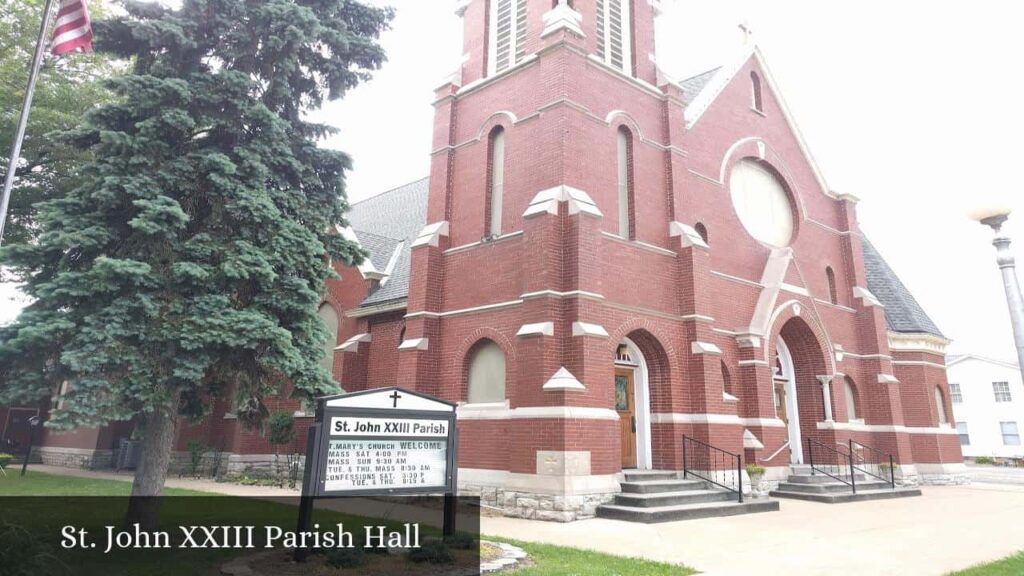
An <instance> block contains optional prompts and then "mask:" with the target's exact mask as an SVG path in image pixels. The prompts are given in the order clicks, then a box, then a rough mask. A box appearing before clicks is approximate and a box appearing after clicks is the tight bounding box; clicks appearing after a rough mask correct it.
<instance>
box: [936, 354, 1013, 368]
mask: <svg viewBox="0 0 1024 576" xmlns="http://www.w3.org/2000/svg"><path fill="white" fill-rule="evenodd" d="M968 360H977V361H979V362H984V363H985V364H992V365H995V366H1001V367H1003V368H1012V369H1014V370H1019V369H1020V367H1019V366H1017V363H1016V362H1007V361H1005V360H997V359H995V358H989V357H987V356H981V355H979V354H950V355H947V356H946V367H947V368H951V367H953V366H955V365H957V364H960V363H962V362H966V361H968Z"/></svg>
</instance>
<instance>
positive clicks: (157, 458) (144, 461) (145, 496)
mask: <svg viewBox="0 0 1024 576" xmlns="http://www.w3.org/2000/svg"><path fill="white" fill-rule="evenodd" d="M140 425H141V426H142V433H143V439H142V455H141V457H140V458H139V465H138V467H137V468H136V469H135V479H134V481H133V482H132V496H131V499H130V500H129V502H128V516H127V519H126V524H127V525H128V526H131V525H133V524H136V523H138V524H139V527H140V528H141V529H142V530H147V531H153V530H156V529H157V528H158V525H159V523H160V495H161V494H162V493H163V489H164V480H166V478H167V468H168V467H169V466H170V463H171V448H172V447H173V444H174V432H175V429H176V428H177V425H178V415H177V410H176V409H175V407H174V406H164V407H162V408H159V409H157V410H155V411H153V412H152V413H151V414H149V415H148V416H146V417H144V418H143V420H142V422H140Z"/></svg>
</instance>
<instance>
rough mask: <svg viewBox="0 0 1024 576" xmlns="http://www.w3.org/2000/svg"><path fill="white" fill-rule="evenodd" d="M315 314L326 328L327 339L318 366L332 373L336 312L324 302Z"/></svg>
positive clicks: (336, 344) (336, 340) (335, 345)
mask: <svg viewBox="0 0 1024 576" xmlns="http://www.w3.org/2000/svg"><path fill="white" fill-rule="evenodd" d="M316 315H317V316H319V317H320V321H321V322H323V323H324V326H325V327H326V328H327V341H326V342H324V355H323V357H322V358H321V359H320V366H322V367H323V369H324V370H326V371H327V373H328V374H330V375H332V376H333V375H334V349H335V348H337V347H338V313H337V312H336V311H335V310H334V306H331V305H330V304H328V303H327V302H324V303H323V305H321V306H320V309H319V310H317V313H316Z"/></svg>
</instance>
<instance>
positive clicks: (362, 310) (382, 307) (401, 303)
mask: <svg viewBox="0 0 1024 576" xmlns="http://www.w3.org/2000/svg"><path fill="white" fill-rule="evenodd" d="M407 305H408V299H406V298H402V299H400V300H395V301H394V302H385V303H384V304H374V305H371V306H365V307H357V308H352V309H351V310H346V311H345V316H347V317H349V318H363V317H366V316H373V315H374V314H383V313H385V312H395V311H397V310H405V308H406V307H407Z"/></svg>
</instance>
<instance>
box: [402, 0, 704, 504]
mask: <svg viewBox="0 0 1024 576" xmlns="http://www.w3.org/2000/svg"><path fill="white" fill-rule="evenodd" d="M658 8H659V2H658V1H657V0H461V1H459V2H458V3H457V14H458V15H459V16H460V17H461V18H462V19H463V22H464V44H463V46H464V47H463V55H462V60H461V62H460V63H459V64H458V68H457V70H456V71H455V72H454V74H453V75H452V76H451V77H450V78H449V79H447V80H446V81H445V82H444V84H443V85H442V86H440V87H439V88H437V89H436V91H435V101H434V107H435V116H434V136H433V142H432V147H431V173H430V189H429V196H428V205H427V226H426V227H425V228H424V230H423V232H422V233H421V234H420V236H419V238H418V239H417V240H416V241H415V242H413V244H412V252H411V267H410V287H409V295H408V300H407V307H406V311H407V313H406V316H405V322H406V324H405V327H406V332H405V340H404V341H403V343H402V346H401V348H400V352H399V367H398V379H399V381H400V382H402V383H403V385H406V386H415V388H416V389H417V390H421V391H423V392H426V393H428V394H434V395H438V396H441V397H444V398H447V399H449V400H451V401H457V402H464V403H467V404H466V405H465V406H463V407H462V408H460V430H461V431H462V432H463V436H462V437H463V438H464V441H463V448H464V450H463V454H464V456H462V457H461V458H462V459H465V460H466V461H465V462H462V461H460V469H465V470H485V471H487V472H486V473H484V472H481V473H480V474H481V475H482V476H481V480H480V482H484V483H486V482H485V479H486V478H490V476H489V475H491V472H490V471H494V470H501V471H504V472H507V473H509V474H512V475H515V477H516V478H518V479H519V480H517V481H519V482H521V483H520V486H521V488H522V490H521V492H523V493H537V494H553V495H556V496H559V497H565V498H579V499H580V500H579V502H580V503H582V502H583V501H584V500H586V501H588V502H593V498H597V497H598V496H600V495H603V496H601V497H604V496H607V495H608V494H611V493H614V492H616V491H617V490H618V480H617V478H616V474H618V473H619V472H620V471H621V470H622V469H623V466H624V465H626V464H625V462H624V459H623V457H622V455H621V453H620V450H619V449H618V447H619V446H620V436H621V435H622V434H624V432H623V429H622V428H621V426H620V416H619V414H618V413H617V412H616V411H615V410H614V408H615V407H616V388H615V386H616V384H615V373H616V372H615V370H616V367H615V358H616V356H615V351H616V349H617V345H618V344H619V342H620V341H623V339H626V338H627V336H628V335H629V334H630V333H631V332H630V331H633V330H636V328H629V329H628V330H627V328H623V327H624V326H626V327H628V326H631V325H630V324H629V322H631V321H633V320H630V316H629V315H628V314H626V313H624V312H623V310H627V309H630V307H633V308H640V307H646V306H649V303H647V302H643V301H640V300H639V299H637V298H636V297H635V296H636V294H637V291H636V290H635V289H631V288H630V287H629V286H626V284H628V283H629V282H633V281H635V280H636V278H635V276H634V277H631V276H630V275H629V274H623V273H616V272H615V271H616V270H619V271H620V272H621V270H622V268H621V264H622V263H623V262H631V264H630V265H631V266H639V265H641V262H643V263H647V264H650V265H651V266H654V267H655V268H659V269H660V273H661V274H663V275H665V276H666V277H667V278H668V279H669V282H671V285H672V286H674V287H679V286H690V285H692V284H693V281H692V278H689V279H687V278H677V277H676V276H677V274H688V275H690V276H693V275H694V274H700V273H703V272H701V271H702V270H703V269H702V268H701V267H700V266H701V265H700V264H699V263H698V264H696V265H694V264H692V263H691V264H687V265H686V266H678V265H677V262H679V261H680V260H677V259H676V252H677V251H678V250H679V249H680V240H679V238H678V237H676V236H678V234H673V233H672V231H673V230H676V229H677V228H678V227H675V228H674V227H673V226H672V224H673V223H674V222H675V221H676V220H679V218H678V217H677V216H676V212H677V208H676V200H675V198H676V195H677V194H676V190H675V183H676V182H680V183H681V182H683V178H684V176H685V173H686V164H685V163H686V156H685V154H683V153H682V151H681V150H682V148H681V141H682V137H683V130H684V127H685V122H684V115H683V99H682V91H681V89H680V87H679V85H678V84H676V83H674V82H670V81H662V80H663V79H662V78H661V77H660V75H659V73H658V72H657V68H656V65H655V60H654V21H655V17H656V16H657V14H658V12H659V9H658ZM686 250H688V251H687V252H686V253H685V254H683V259H684V260H686V261H687V262H689V258H690V252H692V251H693V248H692V246H689V247H687V248H686ZM696 257H698V258H699V255H698V256H696ZM652 258H655V259H658V262H657V263H653V261H651V259H652ZM676 289H677V288H672V289H671V290H669V291H666V292H665V293H664V297H665V302H662V303H659V304H658V306H663V307H668V308H670V309H672V310H673V313H674V314H676V315H679V316H681V315H684V314H687V315H693V316H694V317H704V316H706V315H708V311H707V310H704V309H702V308H701V309H698V307H700V306H703V305H704V303H705V299H702V298H696V299H695V298H690V297H689V296H686V297H679V296H678V295H677V294H676V293H675V291H676ZM606 294H614V295H615V296H614V297H613V298H615V299H618V300H622V302H615V303H614V305H612V304H611V302H610V299H611V298H610V297H606ZM705 329H706V330H705ZM616 330H627V331H626V332H623V333H617V332H616ZM696 330H697V332H700V333H696V332H695V333H694V334H691V335H687V336H686V337H688V338H700V339H704V340H706V339H708V338H709V336H708V335H707V334H704V333H703V332H704V331H709V330H710V328H709V327H706V326H705V325H699V326H696ZM668 337H672V336H668ZM678 337H680V338H682V337H684V335H682V334H679V335H678ZM483 341H486V342H483ZM482 342H483V344H481V343H482ZM483 345H485V346H487V347H488V349H489V350H492V351H493V350H494V349H495V346H496V347H497V348H498V349H500V350H501V351H502V353H503V354H504V358H505V364H504V366H505V388H504V393H505V402H504V404H502V403H498V402H488V403H487V406H477V405H474V404H471V403H469V398H470V395H469V394H468V393H467V388H468V374H469V372H468V368H467V366H468V364H467V363H468V361H469V358H470V356H472V353H473V352H472V351H474V350H478V349H480V348H481V346H483ZM686 346H687V348H686V349H689V344H687V345H686ZM680 349H682V348H680ZM652 370H654V368H653V367H652ZM705 372H706V373H707V374H708V375H710V376H708V377H710V378H716V377H717V378H720V370H718V368H717V367H716V368H715V369H714V370H711V369H710V368H709V369H708V370H707V371H704V370H701V371H700V374H701V375H702V377H703V375H704V373H705ZM692 373H694V374H696V373H698V372H697V371H696V370H694V371H692ZM651 378H652V381H653V380H654V379H655V377H654V376H652V377H651ZM666 378H667V377H666ZM666 381H667V380H666ZM720 386H721V384H720V383H719V387H720ZM720 397H721V394H720V393H719V394H718V398H719V400H718V401H720ZM709 398H711V399H712V400H711V401H714V398H715V396H714V395H711V396H709ZM674 401H675V400H673V398H672V396H671V394H669V393H668V392H665V393H663V394H661V396H658V398H657V402H656V403H655V404H652V405H651V406H650V409H649V410H648V412H660V413H675V412H679V413H681V412H686V411H688V410H692V409H697V410H705V411H712V412H713V411H715V410H716V409H717V408H718V407H704V406H698V405H695V404H693V403H694V402H697V401H696V400H693V399H690V400H689V401H690V402H691V404H693V405H689V406H683V405H681V404H680V405H678V406H676V405H670V402H674ZM678 401H680V402H681V401H682V400H678ZM496 406H497V407H496ZM503 407H504V411H503V410H502V408H503ZM495 421H504V422H503V423H501V424H500V425H501V426H502V427H503V429H504V430H506V432H507V435H508V437H509V438H512V439H514V440H512V441H509V442H503V443H501V444H500V445H490V444H488V443H487V442H488V441H489V440H488V438H493V434H490V433H488V432H487V430H492V429H493V426H494V425H495ZM645 421H646V422H647V424H648V428H647V429H646V431H642V432H640V433H641V434H646V437H648V438H649V437H651V431H650V422H649V418H648V419H646V420H645ZM474 431H479V432H480V433H479V434H474ZM634 432H635V431H634ZM675 437H676V436H672V438H675ZM672 441H673V442H676V440H672ZM648 442H649V441H648ZM678 453H679V450H676V449H675V447H670V446H666V447H665V449H664V450H660V451H655V455H653V456H652V454H651V450H650V449H648V450H646V451H641V453H640V457H639V460H638V461H637V462H636V463H635V464H630V466H640V467H645V468H652V467H671V466H673V465H674V463H673V462H670V461H668V459H671V458H674V457H675V455H676V454H678ZM659 458H660V459H663V460H665V461H659V460H658V459H659ZM474 473H475V472H474ZM470 477H471V475H470V472H460V478H465V479H466V482H469V478H470ZM487 481H489V480H487ZM469 483H472V482H469ZM588 498H590V500H588ZM580 505H581V506H582V504H580Z"/></svg>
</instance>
